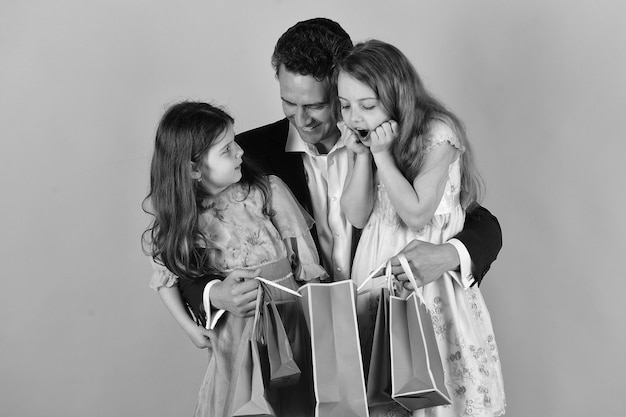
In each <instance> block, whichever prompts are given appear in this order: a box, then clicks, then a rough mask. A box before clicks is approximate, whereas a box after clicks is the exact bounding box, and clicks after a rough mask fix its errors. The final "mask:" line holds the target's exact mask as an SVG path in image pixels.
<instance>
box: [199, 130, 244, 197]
mask: <svg viewBox="0 0 626 417" xmlns="http://www.w3.org/2000/svg"><path fill="white" fill-rule="evenodd" d="M242 155H243V150H242V149H241V148H240V147H239V145H237V142H235V132H234V131H233V126H232V125H230V126H229V127H228V129H226V130H225V131H224V132H223V133H222V134H221V135H220V137H218V138H217V139H216V140H215V142H214V143H213V145H211V147H210V148H209V150H208V151H207V153H206V155H205V156H204V157H203V158H202V160H201V162H200V166H199V169H198V170H196V171H194V172H193V173H192V177H194V178H196V179H197V177H198V176H199V177H200V179H201V181H200V183H201V185H202V187H204V189H205V190H206V192H208V193H209V194H211V195H215V194H219V193H220V192H222V191H224V190H225V189H226V188H228V187H229V186H230V185H232V184H235V183H236V182H239V180H241V162H242V160H241V157H242Z"/></svg>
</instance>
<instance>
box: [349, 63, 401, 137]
mask: <svg viewBox="0 0 626 417" xmlns="http://www.w3.org/2000/svg"><path fill="white" fill-rule="evenodd" d="M337 92H338V96H339V103H340V105H341V116H342V118H343V121H344V122H345V123H346V124H347V125H348V127H349V128H350V129H352V130H353V131H355V132H356V133H357V135H359V137H361V138H365V137H367V136H368V135H369V132H371V131H372V130H374V129H376V128H377V127H378V126H380V124H381V123H383V122H386V121H388V120H389V119H390V116H389V114H388V113H387V111H386V110H385V109H384V108H383V106H382V104H381V103H380V100H379V99H378V96H377V95H376V93H375V92H374V90H372V89H371V88H370V87H368V86H367V85H365V84H363V83H362V82H360V81H358V80H357V79H356V78H353V77H351V76H350V75H348V74H346V73H345V72H343V71H342V72H340V73H339V77H338V78H337Z"/></svg>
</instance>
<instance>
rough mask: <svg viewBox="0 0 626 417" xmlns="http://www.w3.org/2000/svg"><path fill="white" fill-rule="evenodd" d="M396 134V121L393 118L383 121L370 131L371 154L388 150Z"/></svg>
mask: <svg viewBox="0 0 626 417" xmlns="http://www.w3.org/2000/svg"><path fill="white" fill-rule="evenodd" d="M397 134H398V123H396V121H395V120H389V121H386V122H383V123H381V124H380V126H378V127H377V128H376V129H374V130H372V131H371V132H370V150H371V151H372V153H373V154H377V153H383V152H389V151H390V150H391V145H392V144H393V141H394V140H395V139H396V136H397Z"/></svg>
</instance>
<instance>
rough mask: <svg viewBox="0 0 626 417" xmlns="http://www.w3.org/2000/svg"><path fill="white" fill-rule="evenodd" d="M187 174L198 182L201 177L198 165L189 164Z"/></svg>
mask: <svg viewBox="0 0 626 417" xmlns="http://www.w3.org/2000/svg"><path fill="white" fill-rule="evenodd" d="M189 174H190V175H191V178H192V179H194V180H199V179H200V178H201V177H202V172H200V170H199V169H198V164H195V163H193V162H189Z"/></svg>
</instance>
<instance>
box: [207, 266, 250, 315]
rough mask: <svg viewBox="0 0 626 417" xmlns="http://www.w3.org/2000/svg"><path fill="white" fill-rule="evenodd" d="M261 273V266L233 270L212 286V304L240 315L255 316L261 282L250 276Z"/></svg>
mask: <svg viewBox="0 0 626 417" xmlns="http://www.w3.org/2000/svg"><path fill="white" fill-rule="evenodd" d="M260 273H261V269H260V268H257V269H255V270H254V271H247V270H241V269H238V270H235V271H233V272H231V273H230V274H229V275H228V276H227V277H226V278H224V280H223V281H222V282H219V283H217V284H215V285H214V286H213V287H212V288H211V293H210V297H211V305H212V306H213V307H215V308H217V309H222V310H226V311H228V312H230V313H232V314H234V315H235V316H238V317H250V316H253V315H254V311H255V308H256V298H257V289H258V286H259V282H258V281H257V280H256V279H250V278H254V277H258V276H259V274H260Z"/></svg>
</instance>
